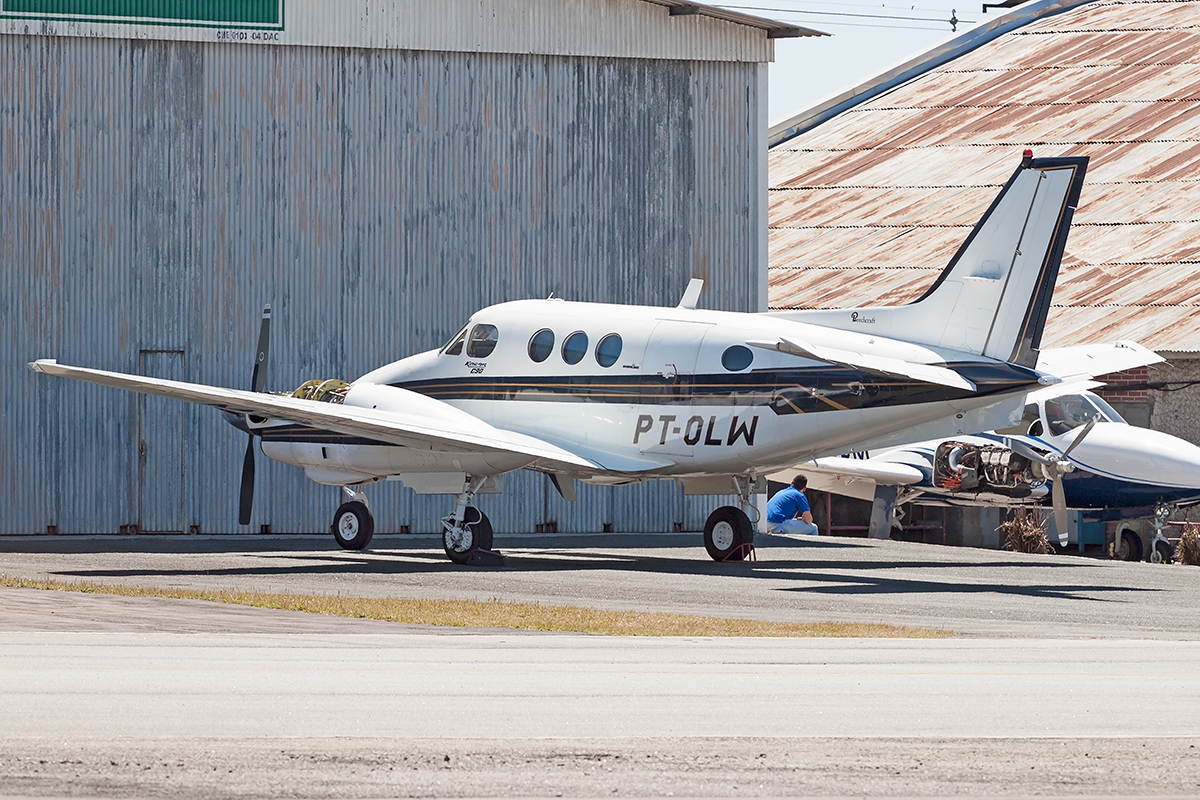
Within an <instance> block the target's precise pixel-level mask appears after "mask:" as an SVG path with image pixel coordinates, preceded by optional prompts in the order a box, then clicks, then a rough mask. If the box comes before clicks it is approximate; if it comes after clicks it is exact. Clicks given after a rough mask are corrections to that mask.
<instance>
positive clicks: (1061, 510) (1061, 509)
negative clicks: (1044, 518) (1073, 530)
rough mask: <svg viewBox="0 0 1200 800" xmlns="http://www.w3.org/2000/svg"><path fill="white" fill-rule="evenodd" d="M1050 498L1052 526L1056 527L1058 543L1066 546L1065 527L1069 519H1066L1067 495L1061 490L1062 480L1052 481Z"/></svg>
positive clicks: (1068, 523)
mask: <svg viewBox="0 0 1200 800" xmlns="http://www.w3.org/2000/svg"><path fill="white" fill-rule="evenodd" d="M1051 499H1052V500H1053V501H1054V527H1056V528H1058V544H1059V545H1060V546H1061V547H1066V546H1067V527H1068V526H1069V525H1070V520H1069V519H1067V496H1066V493H1065V492H1063V485H1062V481H1055V482H1054V489H1053V491H1052V492H1051Z"/></svg>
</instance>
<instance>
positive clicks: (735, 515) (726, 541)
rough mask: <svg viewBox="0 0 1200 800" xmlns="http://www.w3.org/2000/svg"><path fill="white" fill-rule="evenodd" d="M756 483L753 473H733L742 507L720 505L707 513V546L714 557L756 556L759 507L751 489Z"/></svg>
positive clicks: (716, 558) (742, 557) (717, 558)
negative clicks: (748, 474) (755, 535)
mask: <svg viewBox="0 0 1200 800" xmlns="http://www.w3.org/2000/svg"><path fill="white" fill-rule="evenodd" d="M756 483H757V480H756V479H755V476H754V475H751V476H749V477H741V476H736V477H734V479H733V485H734V490H735V492H736V494H737V496H738V501H739V504H740V506H741V507H740V508H739V507H738V506H721V507H720V508H718V509H717V510H716V511H714V512H712V513H711V514H709V515H708V520H707V521H706V522H705V523H704V549H705V550H707V551H708V555H709V557H710V558H711V559H712V560H713V561H744V560H745V559H747V558H749V559H751V560H753V559H754V526H755V525H756V524H757V523H758V509H757V508H756V507H755V506H754V502H753V498H752V493H753V491H754V489H755V488H756V487H755V484H756Z"/></svg>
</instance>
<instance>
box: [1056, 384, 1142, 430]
mask: <svg viewBox="0 0 1200 800" xmlns="http://www.w3.org/2000/svg"><path fill="white" fill-rule="evenodd" d="M1092 417H1099V418H1100V422H1124V421H1125V420H1123V419H1121V415H1120V414H1118V413H1117V412H1116V411H1115V410H1114V409H1113V408H1112V407H1111V406H1110V405H1109V404H1108V403H1106V402H1104V401H1103V400H1101V399H1100V398H1099V397H1095V396H1088V395H1082V394H1065V395H1062V396H1061V397H1053V398H1051V399H1049V400H1047V401H1046V424H1047V425H1049V426H1050V433H1052V434H1054V435H1055V436H1058V435H1060V434H1064V433H1066V432H1067V431H1069V430H1073V429H1075V428H1078V427H1079V426H1080V425H1085V424H1087V422H1088V420H1090V419H1091V418H1092Z"/></svg>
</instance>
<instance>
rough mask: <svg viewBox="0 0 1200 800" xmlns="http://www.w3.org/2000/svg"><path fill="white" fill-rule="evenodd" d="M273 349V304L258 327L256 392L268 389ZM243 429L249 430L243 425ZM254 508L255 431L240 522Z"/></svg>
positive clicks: (246, 519) (253, 386)
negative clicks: (269, 364) (268, 363)
mask: <svg viewBox="0 0 1200 800" xmlns="http://www.w3.org/2000/svg"><path fill="white" fill-rule="evenodd" d="M270 351H271V304H270V303H267V304H266V305H265V306H263V313H262V325H261V326H259V329H258V348H257V349H256V350H255V351H254V372H252V373H251V374H250V389H251V391H255V392H265V391H266V390H267V355H268V354H269V353H270ZM238 427H241V428H242V429H243V430H247V431H249V429H248V428H246V427H244V426H243V425H239V426H238ZM253 510H254V433H253V432H252V431H250V438H249V440H248V441H247V442H246V455H245V457H244V458H243V459H242V491H241V497H240V499H239V502H238V524H239V525H249V524H250V512H252V511H253Z"/></svg>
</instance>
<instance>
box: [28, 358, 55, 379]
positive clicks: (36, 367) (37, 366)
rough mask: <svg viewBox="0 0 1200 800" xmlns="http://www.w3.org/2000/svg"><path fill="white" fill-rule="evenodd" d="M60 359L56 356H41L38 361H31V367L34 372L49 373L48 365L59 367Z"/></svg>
mask: <svg viewBox="0 0 1200 800" xmlns="http://www.w3.org/2000/svg"><path fill="white" fill-rule="evenodd" d="M57 366H58V359H56V358H39V359H38V360H37V361H30V362H29V368H30V369H31V370H33V371H34V372H40V373H42V374H43V375H46V374H49V370H47V369H46V367H57Z"/></svg>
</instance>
